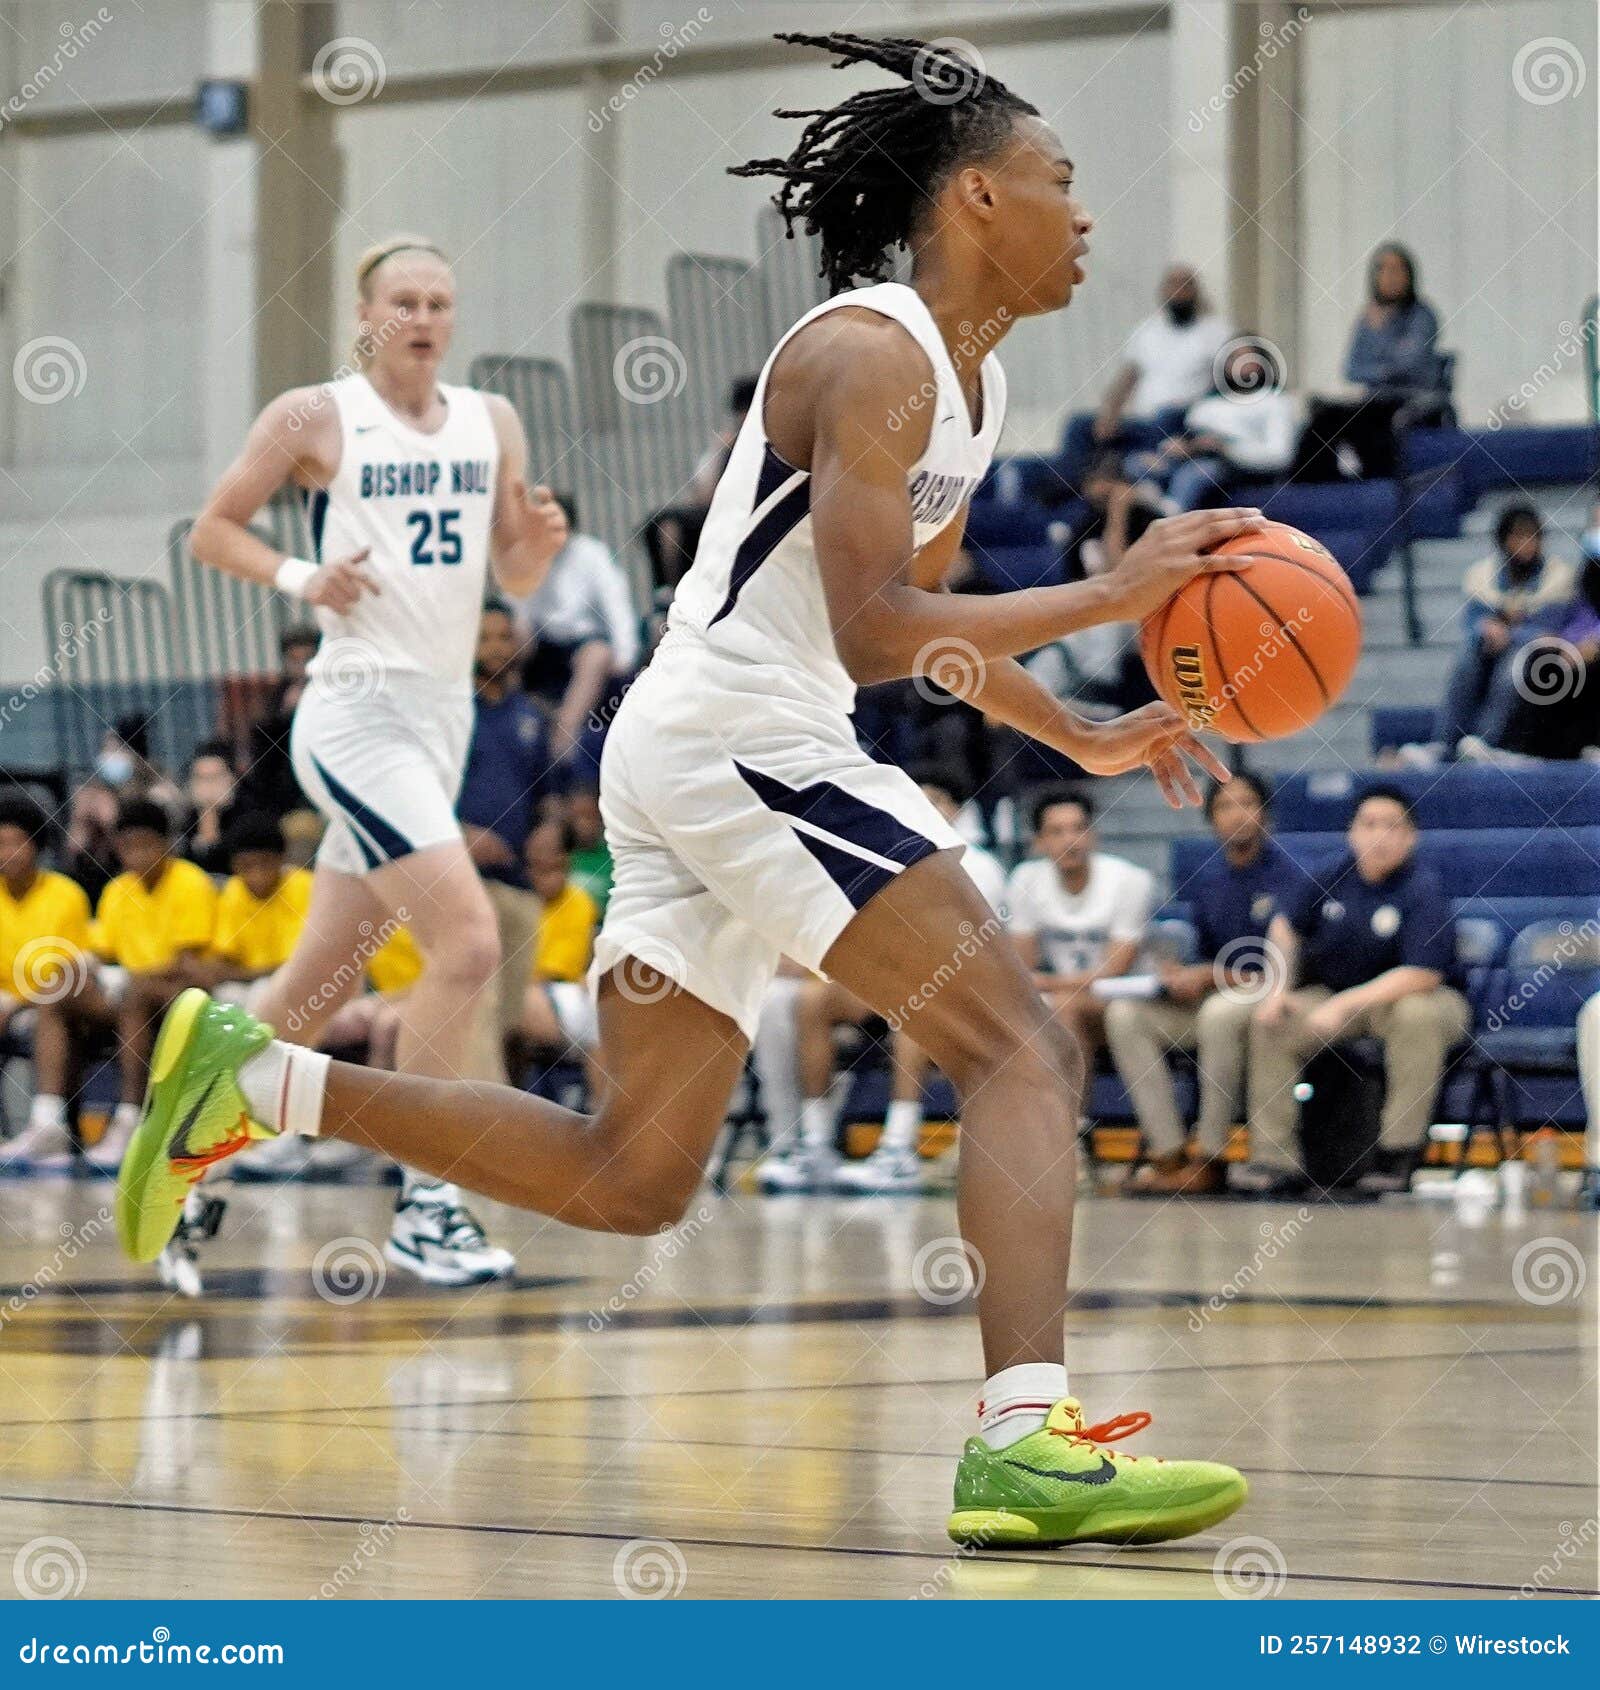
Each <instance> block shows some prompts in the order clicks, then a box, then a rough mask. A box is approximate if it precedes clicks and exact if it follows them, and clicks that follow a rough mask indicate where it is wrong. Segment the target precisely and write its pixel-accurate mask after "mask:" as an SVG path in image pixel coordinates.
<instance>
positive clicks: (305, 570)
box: [272, 557, 317, 599]
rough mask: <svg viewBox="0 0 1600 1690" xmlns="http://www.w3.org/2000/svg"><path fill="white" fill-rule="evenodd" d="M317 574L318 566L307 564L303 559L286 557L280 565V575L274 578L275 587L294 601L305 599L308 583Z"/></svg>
mask: <svg viewBox="0 0 1600 1690" xmlns="http://www.w3.org/2000/svg"><path fill="white" fill-rule="evenodd" d="M316 572H317V566H316V565H315V564H314V563H307V562H306V560H305V559H304V558H303V557H286V558H285V559H284V560H283V562H282V563H280V564H279V565H278V573H277V574H276V575H274V576H273V578H272V580H273V585H274V586H275V587H277V589H278V591H279V592H280V593H287V594H288V595H289V597H290V598H292V599H298V598H304V597H305V591H306V583H307V582H308V581H309V580H310V579H311V577H312V576H313V575H315V574H316Z"/></svg>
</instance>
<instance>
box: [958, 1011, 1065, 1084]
mask: <svg viewBox="0 0 1600 1690" xmlns="http://www.w3.org/2000/svg"><path fill="white" fill-rule="evenodd" d="M939 1044H940V1046H941V1048H940V1049H938V1050H934V1051H932V1052H931V1054H932V1055H933V1057H934V1060H935V1061H936V1062H937V1063H938V1064H939V1066H940V1068H942V1069H943V1070H944V1072H945V1074H946V1075H947V1076H948V1077H949V1079H950V1083H951V1084H952V1085H953V1086H954V1087H955V1088H956V1091H957V1093H958V1095H959V1096H961V1097H963V1098H966V1097H970V1096H972V1095H973V1094H974V1093H976V1092H978V1091H980V1090H982V1089H983V1088H985V1087H988V1086H993V1085H995V1084H997V1083H998V1084H1010V1085H1021V1086H1025V1087H1027V1088H1028V1089H1029V1090H1031V1091H1035V1092H1039V1093H1055V1094H1057V1095H1058V1096H1060V1097H1061V1098H1062V1099H1063V1100H1065V1099H1067V1098H1068V1097H1069V1096H1070V1095H1073V1094H1075V1093H1076V1092H1077V1090H1078V1089H1079V1087H1080V1086H1081V1085H1082V1081H1083V1057H1082V1053H1081V1052H1080V1051H1079V1050H1078V1049H1077V1047H1076V1041H1074V1040H1071V1039H1066V1038H1063V1037H1062V1036H1061V1034H1060V1031H1059V1029H1058V1028H1056V1027H1055V1026H1054V1025H1052V1023H1051V1020H1050V1017H1049V1015H1048V1013H1047V1012H1046V1011H1045V1010H1044V1008H1043V1006H1042V1005H1039V1006H1037V1007H1036V1008H1035V1009H1033V1010H1032V1011H1031V1012H1029V1011H1028V1010H1027V1009H1025V1008H1024V1007H1023V1006H1021V1005H1018V1006H1015V1007H1014V1008H1013V1010H1011V1011H1009V1012H1004V1013H990V1014H979V1015H975V1016H972V1017H970V1018H969V1017H965V1016H957V1017H954V1018H953V1019H952V1022H951V1024H950V1026H949V1027H947V1028H946V1029H944V1030H943V1037H942V1038H941V1039H940V1040H939Z"/></svg>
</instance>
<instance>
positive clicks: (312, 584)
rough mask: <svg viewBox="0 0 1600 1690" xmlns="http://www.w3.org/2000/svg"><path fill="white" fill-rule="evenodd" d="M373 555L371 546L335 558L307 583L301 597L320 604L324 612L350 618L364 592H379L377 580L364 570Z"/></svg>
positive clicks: (310, 602) (311, 602)
mask: <svg viewBox="0 0 1600 1690" xmlns="http://www.w3.org/2000/svg"><path fill="white" fill-rule="evenodd" d="M371 556H372V548H371V546H363V547H362V548H361V550H360V551H358V552H351V553H350V554H349V555H348V556H347V557H336V558H334V559H332V560H331V561H330V562H328V563H325V564H323V565H322V567H321V568H320V569H319V570H318V571H317V572H316V574H315V575H313V576H312V577H311V579H310V580H309V581H307V582H306V590H305V592H304V593H302V594H301V595H300V596H301V597H302V598H303V599H304V600H305V601H306V603H307V604H315V605H320V606H321V607H322V608H323V609H324V610H334V611H337V612H338V613H339V614H340V615H341V616H343V615H347V614H348V613H349V612H350V611H352V610H354V609H355V607H356V606H357V605H358V604H360V602H361V598H362V595H363V594H364V593H375V592H377V591H378V583H377V580H376V578H375V577H374V576H373V574H372V571H371V570H369V569H367V568H366V567H365V565H366V561H367V559H368V558H369V557H371Z"/></svg>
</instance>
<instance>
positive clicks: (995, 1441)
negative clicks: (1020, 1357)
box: [978, 1361, 1067, 1449]
mask: <svg viewBox="0 0 1600 1690" xmlns="http://www.w3.org/2000/svg"><path fill="white" fill-rule="evenodd" d="M1066 1394H1067V1370H1066V1368H1065V1367H1064V1366H1063V1365H1062V1364H1061V1363H1060V1362H1058V1361H1025V1362H1023V1363H1022V1364H1021V1365H1020V1366H1018V1367H1005V1368H1002V1369H1001V1370H1000V1371H999V1372H998V1373H997V1374H995V1375H994V1377H993V1378H992V1379H990V1380H988V1381H987V1383H986V1384H985V1385H984V1387H983V1395H982V1396H981V1397H980V1398H979V1399H978V1436H979V1437H980V1438H982V1439H983V1441H984V1442H985V1443H986V1444H988V1446H989V1447H990V1449H1005V1448H1006V1447H1007V1445H1009V1444H1014V1443H1015V1442H1016V1441H1017V1439H1018V1438H1025V1437H1027V1435H1028V1434H1029V1433H1030V1432H1037V1431H1040V1430H1042V1428H1043V1426H1044V1423H1045V1421H1046V1420H1047V1419H1049V1417H1050V1410H1051V1409H1052V1408H1054V1407H1055V1405H1056V1404H1057V1403H1058V1402H1060V1401H1061V1399H1062V1398H1063V1397H1064V1396H1065V1395H1066Z"/></svg>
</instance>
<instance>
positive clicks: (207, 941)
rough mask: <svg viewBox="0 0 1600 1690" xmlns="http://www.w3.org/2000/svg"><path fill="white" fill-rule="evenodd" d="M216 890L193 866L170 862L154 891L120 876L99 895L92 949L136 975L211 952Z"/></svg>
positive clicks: (177, 859)
mask: <svg viewBox="0 0 1600 1690" xmlns="http://www.w3.org/2000/svg"><path fill="white" fill-rule="evenodd" d="M216 922H217V889H216V887H215V886H213V885H212V884H211V876H210V875H209V874H207V873H206V871H205V870H204V869H203V868H201V867H200V865H199V864H198V863H191V862H186V861H184V859H183V858H181V857H174V858H172V859H171V860H169V862H168V863H167V866H166V867H165V868H164V869H163V870H162V872H161V878H160V879H159V880H158V881H157V882H156V884H155V890H154V891H151V890H149V889H148V888H147V887H146V886H145V884H144V882H143V881H142V880H140V879H139V878H138V877H137V876H135V875H132V874H119V875H118V876H117V878H116V879H115V880H113V881H112V882H111V884H110V885H109V886H108V887H107V888H106V889H105V891H104V892H102V893H101V894H100V908H99V910H98V911H97V912H96V914H95V922H94V931H93V938H94V948H95V949H96V950H97V951H98V952H99V953H100V954H101V956H103V957H105V958H106V960H107V961H108V962H115V963H120V964H121V966H122V967H124V968H127V969H130V970H132V972H133V973H135V974H152V973H156V972H158V971H160V970H161V969H164V968H170V967H171V966H172V964H173V962H174V961H175V960H176V958H177V955H178V953H179V952H180V951H203V950H207V949H209V948H210V945H211V937H212V934H213V933H214V932H215V931H216Z"/></svg>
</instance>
